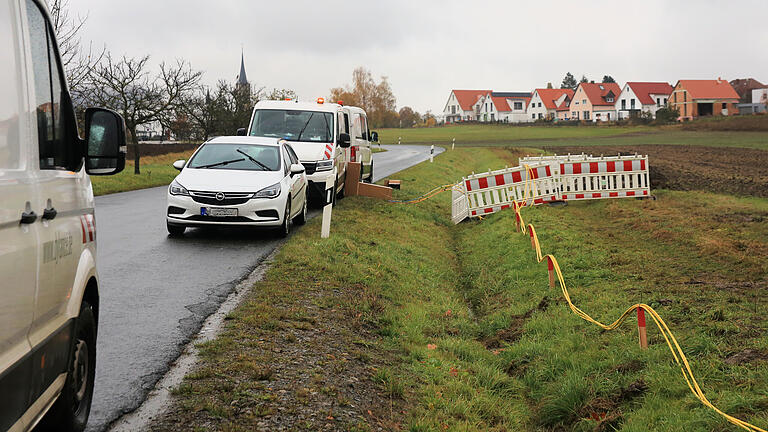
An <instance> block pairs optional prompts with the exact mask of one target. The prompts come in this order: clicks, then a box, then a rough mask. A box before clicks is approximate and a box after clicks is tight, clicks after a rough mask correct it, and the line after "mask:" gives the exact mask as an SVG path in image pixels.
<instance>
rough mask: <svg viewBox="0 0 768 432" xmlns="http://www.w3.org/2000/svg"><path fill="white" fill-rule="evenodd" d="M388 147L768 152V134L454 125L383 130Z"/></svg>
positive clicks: (612, 127)
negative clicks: (656, 146)
mask: <svg viewBox="0 0 768 432" xmlns="http://www.w3.org/2000/svg"><path fill="white" fill-rule="evenodd" d="M378 132H379V137H380V139H381V141H382V143H384V144H397V142H398V138H402V140H401V143H402V144H435V145H441V146H443V147H446V146H448V147H450V145H451V143H452V142H453V138H456V145H458V146H467V145H469V146H488V145H514V146H528V147H539V146H541V147H545V146H584V145H638V144H673V145H703V146H712V147H747V148H756V149H762V150H768V132H730V131H729V132H723V131H685V130H681V129H679V128H677V127H672V126H668V127H650V126H510V125H476V124H473V125H452V126H442V127H434V128H410V129H379V130H378Z"/></svg>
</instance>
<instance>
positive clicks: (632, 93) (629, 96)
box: [615, 82, 672, 120]
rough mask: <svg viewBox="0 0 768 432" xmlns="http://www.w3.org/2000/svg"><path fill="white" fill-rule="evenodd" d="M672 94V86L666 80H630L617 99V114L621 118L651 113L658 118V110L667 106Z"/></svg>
mask: <svg viewBox="0 0 768 432" xmlns="http://www.w3.org/2000/svg"><path fill="white" fill-rule="evenodd" d="M671 94H672V86H671V85H669V83H666V82H628V83H626V84H624V87H623V88H622V90H621V94H619V97H618V99H616V107H615V108H616V113H617V116H618V118H619V119H620V120H621V119H626V118H629V117H632V116H639V115H640V114H641V113H650V114H651V116H652V117H653V118H656V111H657V110H658V109H659V108H662V107H666V106H667V100H668V99H669V95H671Z"/></svg>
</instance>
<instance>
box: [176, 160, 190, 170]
mask: <svg viewBox="0 0 768 432" xmlns="http://www.w3.org/2000/svg"><path fill="white" fill-rule="evenodd" d="M186 164H187V161H185V160H184V159H179V160H177V161H176V162H174V163H173V167H174V168H176V169H177V170H179V171H181V170H182V169H183V168H184V165H186Z"/></svg>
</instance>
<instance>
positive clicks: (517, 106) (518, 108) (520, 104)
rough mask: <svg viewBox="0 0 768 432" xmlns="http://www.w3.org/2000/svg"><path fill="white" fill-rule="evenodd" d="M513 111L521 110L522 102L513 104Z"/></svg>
mask: <svg viewBox="0 0 768 432" xmlns="http://www.w3.org/2000/svg"><path fill="white" fill-rule="evenodd" d="M515 109H516V110H521V109H523V103H522V102H515Z"/></svg>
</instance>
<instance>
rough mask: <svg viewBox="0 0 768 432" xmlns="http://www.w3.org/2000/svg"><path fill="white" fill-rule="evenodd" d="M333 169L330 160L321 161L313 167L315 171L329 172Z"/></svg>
mask: <svg viewBox="0 0 768 432" xmlns="http://www.w3.org/2000/svg"><path fill="white" fill-rule="evenodd" d="M332 169H333V161H332V160H322V161H320V162H318V163H317V165H316V166H315V171H330V170H332Z"/></svg>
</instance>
